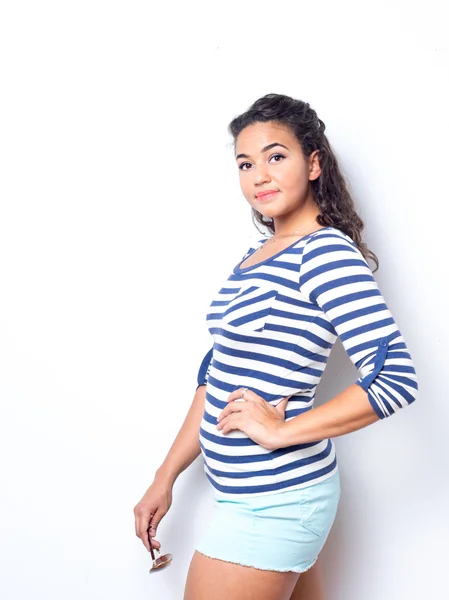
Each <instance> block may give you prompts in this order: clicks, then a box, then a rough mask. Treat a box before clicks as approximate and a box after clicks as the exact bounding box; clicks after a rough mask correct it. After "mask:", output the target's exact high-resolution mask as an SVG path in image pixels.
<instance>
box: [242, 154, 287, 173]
mask: <svg viewBox="0 0 449 600" xmlns="http://www.w3.org/2000/svg"><path fill="white" fill-rule="evenodd" d="M275 156H280V157H281V158H285V156H284V155H283V154H273V156H270V160H271V159H272V158H274V157H275ZM275 162H280V161H278V160H277V161H275ZM244 165H250V163H247V162H245V163H242V164H241V165H239V169H240V170H241V171H247V170H248V169H244V168H243V167H244Z"/></svg>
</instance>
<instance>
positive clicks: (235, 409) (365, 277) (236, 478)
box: [134, 94, 418, 600]
mask: <svg viewBox="0 0 449 600" xmlns="http://www.w3.org/2000/svg"><path fill="white" fill-rule="evenodd" d="M229 130H230V133H231V134H232V136H233V139H234V148H235V158H236V161H237V165H238V169H239V171H238V172H239V177H240V184H241V188H242V191H243V194H244V196H245V198H246V200H247V201H248V203H249V204H250V206H251V207H252V214H253V220H254V221H255V223H256V224H260V225H262V226H265V227H266V229H267V230H268V232H269V234H270V236H269V237H267V238H266V237H264V238H262V239H260V240H259V241H258V242H257V243H256V244H255V245H254V246H252V247H251V248H249V249H248V251H247V252H246V253H245V255H244V256H243V257H242V259H241V260H240V261H239V262H238V264H237V265H236V266H234V268H233V269H232V272H231V273H230V275H229V277H228V279H227V280H226V281H224V282H223V285H222V287H221V288H220V289H219V291H218V292H217V294H216V295H215V297H214V298H213V299H212V302H211V305H210V309H209V312H208V314H207V317H206V319H207V326H208V328H209V331H210V333H211V335H212V338H213V346H212V348H211V349H210V351H209V352H208V353H207V354H206V356H205V357H204V359H203V361H202V363H201V366H200V369H199V373H198V387H197V390H196V394H195V397H194V399H193V403H192V406H191V408H190V410H189V412H188V415H187V417H186V420H185V422H184V424H183V426H182V428H181V430H180V432H179V434H178V436H177V437H176V439H175V441H174V443H173V445H172V447H171V449H170V451H169V453H168V455H167V458H166V459H165V461H164V463H163V464H162V465H161V467H160V468H159V469H158V471H157V473H156V476H155V479H154V481H153V483H152V484H151V486H150V487H149V488H148V490H147V492H146V493H145V495H144V496H143V498H142V500H141V501H140V502H139V503H138V504H137V505H136V507H135V508H134V514H135V522H136V534H137V535H138V536H139V537H140V538H141V539H142V541H143V542H144V544H145V546H146V548H147V549H149V544H148V533H147V530H148V529H149V532H150V535H151V537H152V538H154V536H155V534H156V531H157V527H158V524H159V523H160V521H161V519H162V517H163V516H164V515H165V514H166V513H167V511H168V509H169V508H170V505H171V501H172V487H173V483H174V481H175V480H176V478H177V476H178V475H179V473H181V472H182V471H183V470H184V469H185V468H186V467H187V466H188V465H190V464H191V462H192V461H193V460H194V459H195V458H196V457H197V456H198V455H199V454H200V453H201V454H202V456H203V459H204V469H205V473H206V476H207V478H208V481H209V482H210V483H211V485H212V486H213V492H214V511H213V516H212V520H211V521H210V523H208V525H207V527H206V529H205V533H204V535H203V538H202V539H200V540H199V541H198V544H197V546H196V551H195V553H194V556H193V558H192V562H191V564H190V569H189V572H188V576H187V583H186V588H185V595H184V600H211V599H213V600H241V599H247V598H260V599H261V600H300V599H303V600H306V599H307V600H323V599H324V591H323V585H322V579H321V576H320V573H319V571H318V562H316V561H317V558H318V555H319V554H320V552H321V550H322V548H323V546H324V544H325V542H326V539H327V537H328V535H329V532H330V530H331V527H332V525H333V522H334V519H335V516H336V513H337V508H338V502H339V497H340V481H339V471H338V465H337V458H336V454H335V447H334V443H333V441H332V438H334V437H336V436H339V435H343V434H345V433H349V432H351V431H356V430H358V429H360V428H362V427H366V426H367V425H370V424H372V423H375V422H376V421H378V420H380V419H384V418H386V417H389V416H391V415H393V414H394V413H395V412H397V411H398V410H399V409H401V408H403V407H406V406H408V405H409V404H411V403H412V402H413V401H414V400H415V399H416V397H417V390H418V385H417V376H416V372H415V368H414V365H413V362H412V358H411V356H410V353H409V351H408V349H407V346H406V343H405V341H404V338H403V336H402V334H401V332H400V331H399V329H398V326H397V324H396V323H395V320H394V318H393V316H392V314H391V312H390V311H389V309H388V307H387V305H386V303H385V300H384V298H383V296H382V294H381V292H380V291H379V288H378V285H377V283H376V281H375V279H374V277H373V274H372V271H371V269H370V267H369V265H368V263H367V258H368V257H370V258H372V259H373V260H374V262H375V263H376V268H377V267H378V260H377V257H376V255H375V254H374V253H373V252H371V251H370V250H368V249H367V247H366V244H365V243H363V242H362V240H361V232H362V229H363V226H364V225H363V222H362V220H361V219H360V217H359V216H358V215H357V212H356V210H355V207H354V202H353V200H352V198H351V195H350V193H349V191H348V189H347V186H346V184H345V180H344V177H343V175H342V173H341V171H340V168H339V166H338V163H337V160H336V158H335V155H334V153H333V152H332V149H331V146H330V144H329V141H328V139H327V137H326V135H325V134H324V130H325V124H324V123H323V121H321V120H320V119H319V118H318V117H317V115H316V112H315V111H314V110H313V109H312V108H311V107H310V105H309V104H307V103H306V102H302V101H300V100H296V99H293V98H290V97H288V96H284V95H279V94H267V95H266V96H264V97H262V98H260V99H259V100H257V101H256V102H255V103H254V104H253V105H252V106H251V107H250V108H249V110H248V111H246V112H245V113H243V114H242V115H240V116H238V117H236V118H235V119H234V120H233V121H232V122H231V123H230V126H229ZM337 337H339V338H340V339H341V341H342V344H343V346H344V348H345V349H346V352H347V353H348V356H349V357H350V359H351V360H352V362H353V364H354V365H355V366H356V367H357V369H358V372H359V374H360V377H359V378H358V379H357V380H356V381H355V382H354V383H353V384H352V385H350V386H349V387H348V388H347V389H345V390H344V391H343V392H341V393H339V394H337V395H336V396H335V397H334V398H332V399H331V400H330V401H329V402H326V403H325V404H324V405H322V406H320V407H315V408H314V406H313V405H314V400H315V392H316V388H317V385H318V383H319V381H320V378H321V376H322V373H323V371H324V368H325V365H326V363H327V359H328V357H329V354H330V351H331V349H332V347H333V345H334V342H335V341H336V339H337ZM312 409H313V410H312ZM153 543H154V546H155V547H156V548H159V547H160V544H159V542H157V541H156V540H155V539H154V542H153Z"/></svg>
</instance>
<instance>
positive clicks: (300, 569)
mask: <svg viewBox="0 0 449 600" xmlns="http://www.w3.org/2000/svg"><path fill="white" fill-rule="evenodd" d="M196 551H197V552H200V554H202V555H203V556H207V558H213V559H215V560H222V561H224V562H228V563H232V564H234V565H240V566H242V567H251V568H252V569H258V570H259V571H276V572H277V573H288V572H293V573H305V572H306V571H308V570H309V569H311V568H312V567H313V565H314V564H315V563H316V561H317V560H318V557H316V558H315V560H313V561H312V562H311V563H310V564H309V565H307V567H305V568H301V567H290V568H288V569H281V568H280V567H257V566H256V565H251V564H249V563H243V562H237V561H236V560H228V559H225V558H220V557H219V556H211V555H210V554H206V553H205V552H203V551H202V550H200V548H196Z"/></svg>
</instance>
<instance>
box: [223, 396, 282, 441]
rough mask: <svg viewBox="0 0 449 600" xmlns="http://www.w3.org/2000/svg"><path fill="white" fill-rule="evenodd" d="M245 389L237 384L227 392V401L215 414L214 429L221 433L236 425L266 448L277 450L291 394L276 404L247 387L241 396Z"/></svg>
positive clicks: (230, 429) (235, 427)
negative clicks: (216, 416) (215, 426)
mask: <svg viewBox="0 0 449 600" xmlns="http://www.w3.org/2000/svg"><path fill="white" fill-rule="evenodd" d="M244 389H246V388H238V389H236V390H234V391H233V392H232V393H231V394H230V395H229V398H228V399H227V402H228V405H227V406H226V407H225V408H224V409H223V410H222V411H221V413H220V414H219V415H218V418H217V421H218V425H217V429H220V430H221V431H222V432H223V433H228V432H229V431H232V430H233V429H239V430H240V431H243V432H244V433H246V435H247V436H248V437H250V438H251V439H252V440H254V441H255V442H256V443H257V444H259V445H260V446H263V447H264V448H266V449H267V450H276V449H277V448H278V445H277V441H278V440H279V435H280V431H281V429H282V427H283V426H284V423H285V407H286V405H287V401H288V399H289V398H290V396H286V397H285V398H283V399H282V400H281V401H280V402H279V403H278V404H277V405H276V406H271V404H269V403H268V402H267V401H266V400H264V398H261V397H260V396H258V395H257V394H256V393H255V392H253V391H251V390H249V389H248V390H246V392H245V398H244V400H242V398H241V396H242V391H243V390H244Z"/></svg>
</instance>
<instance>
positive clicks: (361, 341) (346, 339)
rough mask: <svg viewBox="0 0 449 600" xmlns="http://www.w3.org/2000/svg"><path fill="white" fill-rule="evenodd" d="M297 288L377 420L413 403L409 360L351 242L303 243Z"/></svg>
mask: <svg viewBox="0 0 449 600" xmlns="http://www.w3.org/2000/svg"><path fill="white" fill-rule="evenodd" d="M299 288H300V291H301V293H302V294H304V295H305V297H306V298H307V299H308V300H309V301H310V302H312V303H314V304H316V305H317V306H318V307H320V308H321V310H322V312H320V313H319V314H318V316H317V319H321V320H322V324H321V323H320V326H322V327H323V328H325V329H327V330H328V332H329V331H330V332H331V333H335V335H338V336H339V337H340V339H341V341H342V344H343V346H344V348H345V350H346V352H347V354H348V356H349V358H350V359H351V361H352V363H353V364H354V365H355V367H356V368H357V369H358V371H359V373H360V377H359V378H358V379H357V381H356V382H355V383H356V384H357V385H359V386H360V387H362V388H363V389H364V390H365V391H366V392H367V393H368V399H369V402H370V404H371V406H372V408H373V410H374V411H375V412H376V414H377V415H378V417H379V418H380V419H383V418H385V417H389V416H390V415H392V414H393V413H395V412H397V411H398V410H399V409H400V408H403V407H405V406H408V405H409V404H411V403H412V402H414V400H416V397H417V392H418V382H417V375H416V371H415V367H414V364H413V361H412V358H411V356H410V353H409V351H408V348H407V346H406V343H405V340H404V338H403V336H402V334H401V332H400V330H399V328H398V326H397V324H396V322H395V320H394V318H393V315H392V314H391V312H390V310H389V309H388V307H387V305H386V302H385V300H384V298H383V296H382V294H381V292H380V290H379V287H378V285H377V282H376V281H375V279H374V277H373V274H372V271H371V269H370V267H369V265H368V263H367V261H366V259H365V258H364V256H363V254H362V253H361V252H360V250H359V249H358V247H357V246H356V244H355V242H353V241H352V240H351V239H350V238H349V237H343V236H341V235H338V234H330V235H321V236H316V237H311V238H310V239H309V240H307V242H306V244H305V246H304V251H303V255H302V261H301V267H300V275H299ZM323 313H324V314H323ZM320 315H321V316H320Z"/></svg>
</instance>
